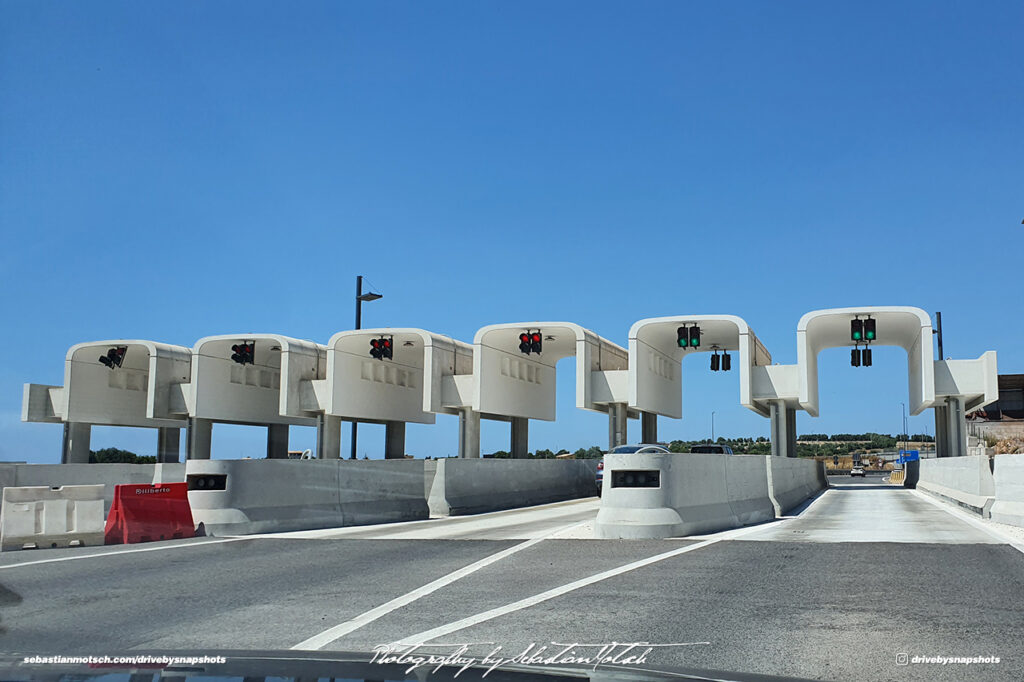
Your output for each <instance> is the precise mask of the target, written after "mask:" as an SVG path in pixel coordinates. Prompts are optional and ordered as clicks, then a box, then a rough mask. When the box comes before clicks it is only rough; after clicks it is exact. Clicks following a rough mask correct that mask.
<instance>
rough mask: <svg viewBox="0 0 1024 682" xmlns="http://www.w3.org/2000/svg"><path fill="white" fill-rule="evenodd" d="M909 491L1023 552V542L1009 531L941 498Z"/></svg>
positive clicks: (915, 490) (918, 491) (917, 491)
mask: <svg viewBox="0 0 1024 682" xmlns="http://www.w3.org/2000/svg"><path fill="white" fill-rule="evenodd" d="M911 492H912V493H914V494H915V495H917V496H918V497H920V498H921V499H922V500H924V501H926V502H928V503H930V504H933V505H935V506H936V507H938V508H939V509H941V510H943V511H945V512H946V513H948V514H951V515H952V516H955V517H956V518H958V519H960V520H961V521H965V522H967V523H969V524H971V525H972V526H974V527H975V528H977V529H978V530H982V531H984V532H985V533H987V534H988V535H990V536H991V537H993V538H995V539H996V540H999V542H1000V543H1005V544H1007V545H1010V546H1011V547H1013V548H1014V549H1015V550H1017V551H1018V552H1021V553H1022V554H1024V544H1021V542H1020V540H1018V539H1017V538H1015V537H1013V536H1012V535H1010V534H1009V533H1006V532H1003V531H1002V530H1001V529H999V528H993V527H992V526H990V525H989V524H987V523H985V522H984V521H982V520H981V519H979V518H977V517H975V516H972V515H971V514H969V513H968V512H966V511H963V510H962V509H957V508H956V507H954V506H953V505H952V504H949V503H947V502H943V501H941V500H937V499H935V498H934V497H932V496H931V495H928V494H926V493H923V492H921V491H920V490H917V489H914V490H912V491H911Z"/></svg>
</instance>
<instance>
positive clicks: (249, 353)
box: [231, 341, 256, 365]
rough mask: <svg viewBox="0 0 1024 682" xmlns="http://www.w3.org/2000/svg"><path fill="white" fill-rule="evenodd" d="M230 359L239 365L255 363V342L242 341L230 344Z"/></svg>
mask: <svg viewBox="0 0 1024 682" xmlns="http://www.w3.org/2000/svg"><path fill="white" fill-rule="evenodd" d="M231 350H232V353H231V359H232V360H234V361H235V362H237V363H238V364H240V365H254V364H256V342H255V341H243V342H242V343H236V344H235V345H233V346H231Z"/></svg>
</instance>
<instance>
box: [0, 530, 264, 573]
mask: <svg viewBox="0 0 1024 682" xmlns="http://www.w3.org/2000/svg"><path fill="white" fill-rule="evenodd" d="M251 539H252V538H251V537H237V538H225V539H223V540H210V541H209V542H192V543H183V544H180V545H164V546H161V547H139V548H137V549H125V550H121V551H120V552H104V553H102V554H80V555H77V556H65V557H60V558H58V559H40V560H39V561H22V562H19V563H16V564H2V565H0V571H2V570H4V569H7V568H21V567H22V566H38V565H39V564H56V563H59V562H61V561H75V560H78V559H96V558H99V557H107V556H121V555H122V554H138V553H140V552H160V551H163V550H165V549H183V548H185V547H209V546H210V545H219V544H222V543H224V542H238V541H239V540H251Z"/></svg>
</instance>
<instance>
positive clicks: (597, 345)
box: [472, 322, 637, 457]
mask: <svg viewBox="0 0 1024 682" xmlns="http://www.w3.org/2000/svg"><path fill="white" fill-rule="evenodd" d="M524 335H525V336H524ZM524 338H526V339H527V341H525V342H524V340H523V339H524ZM521 344H525V345H523V347H522V348H521ZM473 345H474V354H473V380H474V384H473V394H472V395H473V401H472V408H473V412H474V413H475V414H477V415H480V416H483V417H486V418H491V419H508V420H509V421H510V422H511V423H512V443H511V452H512V456H513V457H525V456H526V453H527V440H528V428H529V427H528V424H529V422H528V420H530V419H540V420H543V421H554V419H555V380H556V376H557V375H556V372H555V365H556V364H557V363H558V361H559V360H561V359H562V358H566V357H570V356H575V358H576V407H579V408H581V409H584V410H594V411H597V412H605V413H607V414H608V416H609V437H608V440H609V446H610V447H613V446H614V445H618V444H621V443H624V442H625V439H626V420H627V417H635V416H637V413H636V412H635V411H632V412H630V411H629V409H628V407H627V403H628V401H629V386H628V382H629V377H628V374H629V353H628V352H627V351H626V349H625V348H623V347H622V346H619V345H617V344H615V343H612V342H611V341H609V340H607V339H604V338H602V337H600V336H598V335H597V334H595V333H594V332H592V331H590V330H589V329H584V328H583V327H581V326H580V325H578V324H573V323H571V322H515V323H507V324H493V325H489V326H487V327H483V328H481V329H480V330H478V331H477V333H476V336H475V337H474V339H473ZM527 348H528V349H529V352H525V349H527Z"/></svg>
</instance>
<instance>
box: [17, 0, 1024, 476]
mask: <svg viewBox="0 0 1024 682" xmlns="http://www.w3.org/2000/svg"><path fill="white" fill-rule="evenodd" d="M1021 26H1024V9H1022V6H1021V5H1020V3H1016V2H986V3H962V2H901V3H883V2H869V3H841V4H840V3H812V2H774V3H762V2H735V3H694V2H687V3H681V2H646V3H640V4H637V3H624V2H619V3H597V2H587V3H542V2H519V3H497V2H462V3H436V2H434V3H420V2H387V3H355V2H347V3H334V2H325V3H315V2H304V3H299V4H287V3H285V4H283V3H270V2H252V1H246V2H221V3H205V2H184V3H162V4H146V5H143V6H139V5H138V4H137V3H110V2H106V3H95V2H82V3H50V2H13V1H11V0H4V1H2V2H0V226H2V229H3V235H4V237H3V248H2V249H0V278H2V288H0V313H2V314H3V319H4V320H6V325H7V328H8V330H9V331H8V338H9V339H12V340H13V337H14V336H15V333H16V334H17V339H18V341H17V342H16V350H15V349H11V351H10V352H8V354H7V355H6V356H5V359H4V361H3V362H2V364H0V458H2V459H7V460H11V459H14V460H28V461H44V462H53V461H58V460H59V447H60V428H59V427H57V426H52V425H43V424H22V423H21V422H20V421H19V420H20V406H21V392H22V388H21V387H22V384H23V383H25V382H33V383H51V384H59V383H61V380H62V372H63V358H64V354H65V352H66V350H67V348H68V347H69V346H70V345H72V344H73V343H76V342H79V341H85V340H93V339H103V338H115V337H122V338H146V339H153V340H158V341H164V342H169V343H175V344H181V345H186V346H191V345H192V344H193V343H194V342H195V341H196V340H197V339H198V338H200V337H203V336H207V335H211V334H219V333H236V332H254V331H260V332H264V331H266V332H278V333H283V334H287V335H290V336H295V337H299V338H309V339H314V340H317V341H320V342H326V341H327V339H328V338H329V337H330V336H331V334H332V333H334V332H336V331H339V330H343V329H348V328H350V327H351V323H352V314H353V313H352V290H353V286H354V278H355V275H357V274H364V275H366V276H367V277H368V278H369V279H370V281H372V282H373V283H374V284H375V285H376V286H377V288H378V289H379V290H380V291H381V292H382V293H384V298H383V299H382V300H380V301H377V302H375V303H372V304H368V305H367V306H365V307H364V326H416V327H423V328H426V329H430V330H432V331H437V332H441V333H446V334H450V335H452V336H454V337H456V338H461V339H463V340H466V341H471V340H472V337H473V334H474V332H475V331H476V330H477V329H478V328H479V327H481V326H484V325H486V324H492V323H497V322H508V321H519V320H531V319H533V320H569V321H574V322H577V323H580V324H582V325H584V326H586V327H589V328H591V329H593V330H595V331H597V332H598V333H599V334H601V335H603V336H606V337H607V338H609V339H611V340H613V341H616V342H618V343H621V344H623V345H625V343H626V335H627V332H628V330H629V327H630V325H631V324H632V323H633V322H634V321H636V320H638V319H641V318H644V317H651V316H661V315H672V314H691V313H729V314H736V315H740V316H742V317H744V318H745V319H746V320H747V321H748V322H749V323H750V324H751V326H752V327H753V328H754V330H755V331H756V332H757V334H758V336H759V337H760V338H761V339H762V340H763V341H764V343H765V345H766V346H767V347H768V349H769V350H770V351H771V353H772V355H773V359H774V360H775V361H778V362H782V363H793V362H795V361H796V344H795V341H796V324H797V321H798V319H799V318H800V316H801V315H802V314H803V313H805V312H807V311H809V310H814V309H818V308H830V307H840V306H848V305H915V306H919V307H922V308H924V309H926V310H928V311H929V312H934V311H936V310H939V311H942V313H943V322H944V326H945V347H946V354H947V355H952V356H953V357H957V358H971V357H977V356H978V355H980V354H981V353H982V352H984V351H986V350H989V349H994V350H997V351H998V353H999V366H1000V371H1001V372H1003V373H1017V372H1024V351H1022V349H1021V342H1020V339H1021V337H1022V336H1024V321H1022V316H1021V315H1020V313H1021V303H1020V292H1021V277H1020V271H1021V254H1022V253H1024V226H1022V225H1021V219H1022V218H1024V201H1022V199H1024V182H1022V180H1024V173H1022V167H1024V166H1022V158H1024V153H1022V152H1024V126H1022V125H1021V121H1022V118H1021V112H1022V111H1024V68H1022V62H1021V56H1020V28H1021ZM875 356H876V357H875V366H874V367H873V368H871V369H856V370H855V369H853V368H850V367H849V364H848V362H849V355H848V353H845V352H844V351H843V350H842V349H837V350H834V351H826V352H825V353H824V354H823V355H822V358H821V372H822V373H821V409H822V412H821V415H822V416H821V417H819V418H817V419H812V418H809V417H807V416H806V415H804V414H801V415H800V416H799V418H798V429H799V430H800V431H801V432H850V431H855V432H860V431H868V430H871V431H880V432H890V433H895V432H896V431H897V430H898V429H899V427H900V406H899V402H900V401H903V400H906V395H907V385H906V379H905V377H906V359H905V354H904V353H903V352H902V351H900V350H898V349H891V348H890V349H885V348H880V349H878V350H877V351H876V353H875ZM693 367H694V371H692V372H688V374H687V375H686V388H685V391H684V419H683V420H681V421H670V420H664V419H663V420H662V421H661V425H660V435H661V436H662V438H664V439H671V438H687V439H688V438H699V437H704V436H707V435H709V431H710V413H711V411H712V410H714V411H716V413H717V414H716V429H715V430H716V435H726V436H740V435H752V436H756V435H765V436H767V434H768V423H767V420H765V419H762V418H761V417H758V416H757V415H755V414H753V413H751V412H748V411H746V410H744V409H743V408H741V407H739V405H738V388H737V383H736V382H737V378H736V373H735V372H733V373H730V374H724V373H711V372H709V371H707V369H706V367H705V366H704V365H703V360H701V362H700V363H695V364H694V365H693ZM687 369H689V366H687ZM559 382H560V385H559V388H560V391H559V399H558V421H557V422H555V423H537V422H534V423H532V424H531V439H530V446H531V449H533V448H537V447H550V448H552V449H557V448H559V447H565V448H569V449H575V448H577V447H580V446H589V445H592V444H595V443H604V442H606V439H607V435H606V434H607V422H606V419H605V418H604V417H602V416H600V415H597V414H591V413H585V412H582V411H580V410H577V409H575V407H574V406H573V395H572V386H571V383H572V368H571V366H570V363H566V362H563V363H562V365H560V367H559ZM632 424H633V423H632V422H631V426H632ZM926 428H927V429H929V430H930V429H932V428H933V427H932V425H931V419H930V416H921V417H918V418H914V419H912V420H911V430H912V431H914V432H920V431H924V430H925V429H926ZM292 431H293V433H292V444H293V447H311V445H312V442H313V433H312V430H311V429H293V430H292ZM346 432H347V430H346ZM633 432H635V433H636V434H637V435H638V434H639V427H638V426H637V427H633ZM360 434H361V438H360V446H361V447H360V454H363V453H364V452H365V453H366V454H368V455H370V456H371V457H376V456H380V455H381V451H382V448H383V428H382V427H363V428H362V429H361V431H360ZM263 438H264V436H263V434H262V433H261V432H260V431H259V430H258V429H255V428H244V427H218V428H217V429H215V436H214V449H215V456H221V457H237V456H240V455H244V454H258V453H259V451H260V450H261V448H262V443H263ZM507 441H508V430H507V426H505V425H501V424H490V425H485V427H484V429H483V449H484V450H485V451H491V450H495V449H500V448H506V447H507ZM456 442H457V434H456V421H455V419H454V418H449V417H439V418H438V420H437V424H436V425H433V426H417V425H413V426H410V427H409V431H408V446H407V449H408V451H409V452H412V453H415V454H418V455H446V454H454V452H455V449H456ZM107 445H115V446H120V447H127V448H130V449H134V450H135V451H137V452H140V453H141V454H152V452H153V450H154V448H155V435H154V434H153V433H151V432H147V431H135V430H123V429H122V430H115V429H109V428H97V429H94V435H93V447H94V448H95V447H102V446H107ZM343 447H345V448H346V449H347V444H343Z"/></svg>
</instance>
